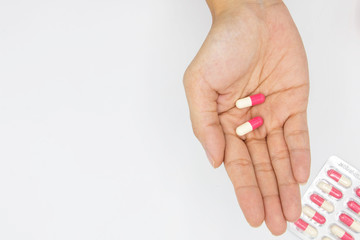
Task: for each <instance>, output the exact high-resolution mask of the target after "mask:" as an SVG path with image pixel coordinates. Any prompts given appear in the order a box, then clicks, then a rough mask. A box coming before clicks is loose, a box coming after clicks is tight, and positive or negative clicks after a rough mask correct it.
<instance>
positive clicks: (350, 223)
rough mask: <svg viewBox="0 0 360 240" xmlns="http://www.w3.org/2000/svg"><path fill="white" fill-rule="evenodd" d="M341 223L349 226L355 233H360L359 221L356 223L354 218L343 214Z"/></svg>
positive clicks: (340, 217)
mask: <svg viewBox="0 0 360 240" xmlns="http://www.w3.org/2000/svg"><path fill="white" fill-rule="evenodd" d="M339 219H340V221H342V222H343V223H345V224H346V225H348V226H349V227H350V228H351V229H352V230H353V231H354V232H357V233H358V232H360V223H359V222H358V221H355V220H354V219H353V218H352V217H350V216H349V215H347V214H345V213H342V214H341V215H340V216H339Z"/></svg>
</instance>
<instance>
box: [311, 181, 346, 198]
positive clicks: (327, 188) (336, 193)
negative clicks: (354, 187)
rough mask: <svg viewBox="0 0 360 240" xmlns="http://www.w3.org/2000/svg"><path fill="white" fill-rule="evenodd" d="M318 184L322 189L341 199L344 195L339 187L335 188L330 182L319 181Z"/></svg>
mask: <svg viewBox="0 0 360 240" xmlns="http://www.w3.org/2000/svg"><path fill="white" fill-rule="evenodd" d="M317 186H318V188H320V189H321V191H323V192H324V193H327V194H329V195H331V196H333V197H334V198H337V199H340V198H342V196H343V194H342V192H341V191H340V190H339V189H337V188H335V187H334V186H331V185H330V184H328V183H326V182H325V181H321V182H319V183H318V184H317Z"/></svg>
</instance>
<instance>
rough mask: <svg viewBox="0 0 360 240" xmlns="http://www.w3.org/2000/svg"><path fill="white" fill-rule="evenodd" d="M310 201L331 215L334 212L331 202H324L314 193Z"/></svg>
mask: <svg viewBox="0 0 360 240" xmlns="http://www.w3.org/2000/svg"><path fill="white" fill-rule="evenodd" d="M310 200H311V201H312V202H313V203H315V204H316V205H318V206H319V207H321V208H322V209H324V210H325V211H327V212H328V213H332V212H333V211H334V205H333V204H332V203H331V202H328V201H326V200H325V199H323V198H322V197H320V196H319V195H317V194H315V193H314V194H312V195H311V196H310Z"/></svg>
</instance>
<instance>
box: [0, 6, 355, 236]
mask: <svg viewBox="0 0 360 240" xmlns="http://www.w3.org/2000/svg"><path fill="white" fill-rule="evenodd" d="M286 3H287V5H288V7H289V9H290V11H291V13H292V14H293V17H294V19H295V22H296V23H297V25H298V27H299V30H300V32H301V34H302V37H303V40H304V43H305V46H306V49H307V53H308V57H309V64H310V73H311V97H310V106H309V124H310V133H311V145H312V156H313V165H312V178H313V177H314V176H315V174H316V172H317V171H318V170H319V169H320V168H321V166H322V164H323V163H324V161H325V160H326V159H327V158H328V157H329V156H330V155H332V154H336V155H339V156H340V157H342V158H344V159H345V160H347V161H349V162H350V163H352V164H353V165H355V166H356V167H358V168H360V146H359V137H358V136H359V134H360V127H359V126H358V124H359V123H360V109H359V102H360V96H359V92H360V60H359V58H360V1H356V0H347V1H340V0H331V1H329V0H318V1H312V0H302V1H296V0H288V1H286ZM210 25H211V18H210V14H209V11H208V9H207V7H206V5H205V1H203V0H154V1H146V0H136V1H135V0H134V1H124V0H117V1H115V0H101V1H100V0H96V1H95V0H92V1H85V0H61V1H60V0H59V1H38V0H37V1H35V0H34V1H26V0H24V1H19V0H7V1H6V0H0V239H4V240H14V239H16V240H23V239H26V240H35V239H36V240H82V239H84V240H85V239H86V240H105V239H106V240H113V239H123V240H132V239H136V240H140V239H151V240H168V239H169V240H180V239H181V240H184V239H186V240H199V239H207V240H212V239H225V240H233V239H234V240H235V239H250V238H251V239H294V237H293V236H292V235H291V234H290V233H287V234H285V235H284V236H282V237H278V238H276V237H273V236H271V234H270V233H269V232H268V230H267V229H266V228H265V227H264V226H262V227H260V228H259V229H252V228H250V227H249V226H248V225H247V223H246V222H245V220H244V217H243V215H242V213H241V211H240V210H239V208H238V206H237V201H236V199H235V196H234V194H233V190H232V186H231V184H230V181H229V180H228V178H227V175H226V173H225V171H224V169H223V167H221V168H220V169H218V170H213V169H212V168H211V167H210V166H209V164H208V161H207V160H206V158H205V154H204V153H203V150H202V149H201V147H200V144H199V143H198V142H197V140H196V139H195V138H194V137H193V135H192V130H191V126H190V121H189V119H188V109H187V104H186V100H185V95H184V91H183V87H182V74H183V72H184V70H185V68H186V66H187V65H188V63H189V62H190V61H191V59H192V57H193V56H194V55H195V54H196V51H197V50H198V48H199V47H200V45H201V43H202V41H203V40H204V38H205V37H206V34H207V32H208V30H209V27H210ZM304 189H305V188H304ZM304 189H303V190H304Z"/></svg>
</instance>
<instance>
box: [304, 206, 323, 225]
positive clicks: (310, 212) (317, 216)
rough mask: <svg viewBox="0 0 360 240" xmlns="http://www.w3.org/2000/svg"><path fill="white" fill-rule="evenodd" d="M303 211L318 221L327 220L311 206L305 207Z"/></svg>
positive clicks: (321, 222)
mask: <svg viewBox="0 0 360 240" xmlns="http://www.w3.org/2000/svg"><path fill="white" fill-rule="evenodd" d="M303 213H304V214H305V215H306V216H307V217H309V218H310V219H312V220H314V221H316V222H317V223H320V224H324V223H325V222H326V219H325V217H324V216H323V215H321V214H320V213H318V212H317V211H315V210H314V209H313V208H311V207H309V206H304V207H303Z"/></svg>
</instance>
